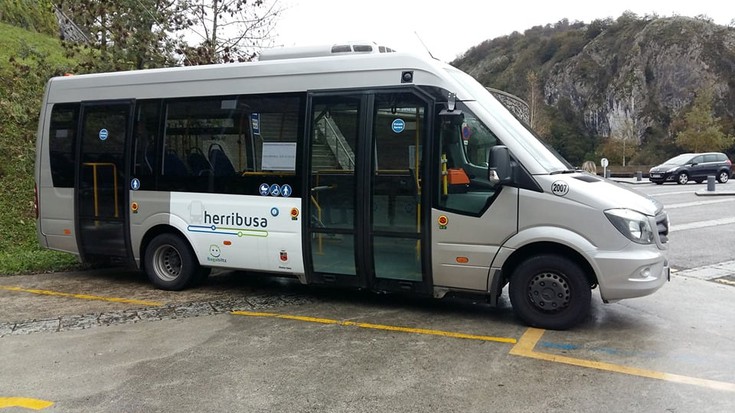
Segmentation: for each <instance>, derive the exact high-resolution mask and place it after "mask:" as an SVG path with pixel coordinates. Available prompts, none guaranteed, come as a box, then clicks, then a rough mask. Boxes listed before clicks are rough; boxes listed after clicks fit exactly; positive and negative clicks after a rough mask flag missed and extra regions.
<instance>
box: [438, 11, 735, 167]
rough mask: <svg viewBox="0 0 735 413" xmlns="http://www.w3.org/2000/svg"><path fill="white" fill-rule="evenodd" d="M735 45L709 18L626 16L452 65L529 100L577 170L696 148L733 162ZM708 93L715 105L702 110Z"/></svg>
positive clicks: (563, 29)
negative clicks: (590, 163)
mask: <svg viewBox="0 0 735 413" xmlns="http://www.w3.org/2000/svg"><path fill="white" fill-rule="evenodd" d="M733 41H735V28H734V27H725V26H719V25H716V24H714V23H712V21H711V20H709V19H707V18H706V17H704V16H700V17H697V18H687V17H671V18H661V17H658V16H643V17H641V16H637V15H635V14H634V13H631V12H626V13H624V14H623V15H622V16H620V17H618V18H617V19H611V18H607V19H598V20H594V21H592V22H591V23H589V24H585V23H581V22H571V23H570V22H569V21H568V20H566V19H563V20H561V21H559V22H557V23H555V24H547V25H545V26H535V27H532V28H530V29H528V30H526V31H525V32H523V33H522V34H521V33H518V32H515V33H512V34H510V35H508V36H504V37H499V38H496V39H492V40H488V41H485V42H483V43H481V44H479V45H477V46H475V47H473V48H471V49H470V50H468V51H467V52H466V53H465V54H464V55H463V56H462V57H461V58H458V59H457V60H455V61H454V62H452V64H453V65H454V66H456V67H458V68H459V69H461V70H464V71H465V72H468V73H471V74H473V76H474V77H475V78H476V79H477V80H479V81H480V82H481V83H482V84H484V85H486V86H489V87H492V88H496V89H501V90H504V91H506V92H509V93H512V94H514V95H516V96H519V97H521V98H522V99H525V100H526V101H527V102H528V103H529V105H531V106H532V112H533V113H534V117H536V119H537V121H532V125H533V127H534V129H536V131H537V132H538V133H539V134H540V135H541V136H542V137H543V138H544V139H545V140H546V141H547V143H549V144H551V145H552V146H553V147H554V148H555V149H556V150H558V151H559V153H561V154H562V155H563V156H564V157H565V158H567V160H569V161H570V162H572V163H573V164H576V165H581V164H582V162H583V161H585V160H597V159H599V158H601V157H603V156H604V157H607V158H609V159H610V161H611V162H612V163H613V164H614V165H620V166H622V165H636V164H637V165H651V164H656V163H659V162H660V161H663V160H664V159H667V158H669V157H671V156H673V155H675V154H677V153H680V152H683V151H687V150H690V149H691V148H694V147H696V148H697V149H698V150H701V151H705V150H713V151H714V150H721V151H725V152H728V153H729V155H730V157H731V158H732V157H733V155H734V154H735V147H733V140H732V139H731V138H729V136H732V135H734V134H735V80H733V79H735V76H733V74H734V73H733V65H732V62H733V61H734V60H735V52H733V49H732V48H731V47H729V46H728V45H729V44H731V43H732V42H733ZM710 83H714V85H713V90H714V92H715V93H714V96H712V99H711V100H708V101H707V102H706V105H705V106H706V107H705V106H701V104H699V105H698V104H697V103H696V102H694V97H695V96H698V95H699V94H700V93H699V92H700V91H701V90H702V89H704V88H705V87H706V86H707V85H708V84H710ZM697 106H701V107H700V109H698V110H697V109H696V107H697ZM694 112H696V113H700V114H706V116H708V117H709V118H708V119H703V118H702V116H700V115H695V114H694ZM693 117H698V118H699V119H700V120H698V121H695V120H694V119H693ZM695 123H697V124H698V125H697V126H696V127H695V126H693V125H694V124H695ZM685 129H688V130H689V132H687V133H685V132H684V130H685ZM682 133H683V134H682ZM677 135H678V136H679V137H678V138H677ZM685 137H686V139H685ZM705 137H709V138H708V139H705ZM691 140H694V141H696V142H698V144H697V145H692V144H690V141H691Z"/></svg>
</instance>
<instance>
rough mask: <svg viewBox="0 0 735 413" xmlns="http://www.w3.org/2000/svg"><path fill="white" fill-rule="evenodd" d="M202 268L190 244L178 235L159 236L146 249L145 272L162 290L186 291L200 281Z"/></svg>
mask: <svg viewBox="0 0 735 413" xmlns="http://www.w3.org/2000/svg"><path fill="white" fill-rule="evenodd" d="M200 268H201V267H200V266H199V262H198V261H197V260H196V257H195V256H194V252H193V251H192V250H191V247H189V244H188V243H187V242H186V241H185V240H182V239H181V237H179V236H177V235H174V234H161V235H158V236H156V237H155V238H153V240H152V241H151V242H150V244H148V247H147V248H146V251H145V272H146V274H147V275H148V279H149V280H150V281H151V282H152V283H153V285H155V286H156V287H158V288H160V289H162V290H169V291H179V290H183V289H185V288H186V287H188V286H190V285H191V284H192V283H195V282H196V281H198V280H199V278H200V277H199V274H200V272H201V269H200Z"/></svg>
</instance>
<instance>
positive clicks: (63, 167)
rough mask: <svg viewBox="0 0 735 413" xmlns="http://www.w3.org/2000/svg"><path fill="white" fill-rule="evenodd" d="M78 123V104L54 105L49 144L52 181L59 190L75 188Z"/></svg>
mask: <svg viewBox="0 0 735 413" xmlns="http://www.w3.org/2000/svg"><path fill="white" fill-rule="evenodd" d="M78 121H79V104H78V103H74V104H72V103H64V104H58V105H54V108H53V110H52V111H51V127H50V128H49V141H48V142H49V156H50V159H49V161H50V162H49V165H50V167H51V179H52V180H53V183H54V186H55V187H57V188H71V187H73V186H74V165H75V163H76V157H75V151H74V142H75V140H76V134H77V122H78Z"/></svg>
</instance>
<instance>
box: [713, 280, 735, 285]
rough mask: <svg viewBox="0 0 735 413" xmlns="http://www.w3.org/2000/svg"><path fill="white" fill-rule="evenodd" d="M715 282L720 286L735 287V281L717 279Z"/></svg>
mask: <svg viewBox="0 0 735 413" xmlns="http://www.w3.org/2000/svg"><path fill="white" fill-rule="evenodd" d="M715 282H718V283H720V284H727V285H735V281H730V280H726V279H724V278H720V279H717V280H715Z"/></svg>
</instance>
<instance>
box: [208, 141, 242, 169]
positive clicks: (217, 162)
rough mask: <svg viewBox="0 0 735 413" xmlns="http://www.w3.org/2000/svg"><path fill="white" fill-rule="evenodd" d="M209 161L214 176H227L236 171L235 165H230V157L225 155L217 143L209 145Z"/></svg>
mask: <svg viewBox="0 0 735 413" xmlns="http://www.w3.org/2000/svg"><path fill="white" fill-rule="evenodd" d="M209 163H210V164H212V170H213V171H214V175H215V176H228V175H235V174H236V173H237V172H236V171H235V167H234V166H232V162H230V158H228V157H227V155H226V154H225V151H224V149H222V145H220V144H219V143H213V144H211V145H209Z"/></svg>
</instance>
